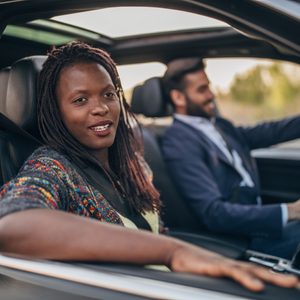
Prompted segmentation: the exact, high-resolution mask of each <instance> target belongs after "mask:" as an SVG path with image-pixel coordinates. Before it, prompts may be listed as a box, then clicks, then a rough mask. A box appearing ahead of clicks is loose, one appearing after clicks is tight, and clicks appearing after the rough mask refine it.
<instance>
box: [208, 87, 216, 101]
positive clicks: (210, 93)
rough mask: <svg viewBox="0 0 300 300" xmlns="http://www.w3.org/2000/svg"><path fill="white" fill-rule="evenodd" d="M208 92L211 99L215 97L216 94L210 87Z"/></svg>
mask: <svg viewBox="0 0 300 300" xmlns="http://www.w3.org/2000/svg"><path fill="white" fill-rule="evenodd" d="M207 93H208V98H211V99H213V98H215V94H214V93H213V92H212V90H211V89H210V88H209V89H208V91H207Z"/></svg>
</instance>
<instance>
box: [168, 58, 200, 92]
mask: <svg viewBox="0 0 300 300" xmlns="http://www.w3.org/2000/svg"><path fill="white" fill-rule="evenodd" d="M204 69H205V64H204V62H203V60H202V58H199V57H188V58H179V59H175V60H172V61H171V62H169V63H168V65H167V70H166V72H165V74H164V76H163V85H164V88H165V92H166V93H167V94H168V95H169V94H170V91H171V90H173V89H176V90H180V91H182V90H183V89H184V88H185V83H184V80H183V79H184V77H185V75H187V74H189V73H194V72H195V71H198V70H204Z"/></svg>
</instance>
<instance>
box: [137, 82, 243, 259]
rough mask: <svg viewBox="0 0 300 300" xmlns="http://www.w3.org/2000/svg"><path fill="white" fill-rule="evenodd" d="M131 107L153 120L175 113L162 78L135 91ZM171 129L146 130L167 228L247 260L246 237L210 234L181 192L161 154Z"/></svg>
mask: <svg viewBox="0 0 300 300" xmlns="http://www.w3.org/2000/svg"><path fill="white" fill-rule="evenodd" d="M131 106H132V111H133V112H134V113H136V114H142V115H144V116H146V117H151V118H160V117H166V116H170V115H171V114H172V106H171V105H170V102H169V101H168V99H167V96H166V94H165V93H164V90H163V87H162V83H161V79H160V78H159V77H155V78H150V79H148V80H146V81H145V82H144V84H142V85H139V86H137V87H135V88H134V90H133V94H132V100H131ZM167 126H168V125H166V126H162V125H153V124H151V125H147V126H143V127H142V133H143V138H144V146H145V159H146V161H147V162H148V163H149V165H150V167H151V169H152V171H153V183H154V185H155V187H156V188H157V189H158V190H159V192H160V193H161V199H162V202H163V205H164V207H163V213H162V219H163V221H164V223H165V225H166V226H167V227H168V228H169V229H170V233H171V235H173V236H176V237H179V238H181V239H184V240H186V241H189V242H192V243H194V244H198V245H201V246H204V247H206V248H208V249H211V250H214V251H217V252H220V253H222V254H224V255H227V256H230V257H233V258H241V257H243V255H244V253H245V251H246V249H247V247H248V240H247V239H246V238H242V237H241V238H239V237H238V238H237V237H231V236H225V235H220V234H213V233H209V232H208V231H207V230H206V229H204V228H203V227H201V225H200V222H199V221H198V219H197V217H196V215H195V214H194V212H193V211H192V209H191V208H190V207H188V206H187V205H186V204H185V202H184V200H183V199H182V198H181V196H180V194H179V193H178V191H177V188H176V186H175V184H174V183H173V182H172V180H171V178H170V176H169V174H168V171H167V169H166V165H165V163H164V160H163V157H162V154H161V151H160V143H161V138H162V135H163V134H164V132H165V130H166V127H167Z"/></svg>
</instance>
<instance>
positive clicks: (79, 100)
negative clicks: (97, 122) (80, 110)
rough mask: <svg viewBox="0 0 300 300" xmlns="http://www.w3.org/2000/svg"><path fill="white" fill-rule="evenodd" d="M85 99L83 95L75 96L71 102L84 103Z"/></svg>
mask: <svg viewBox="0 0 300 300" xmlns="http://www.w3.org/2000/svg"><path fill="white" fill-rule="evenodd" d="M86 101H87V98H85V97H79V98H76V99H75V100H74V101H73V103H75V104H82V103H84V102H86Z"/></svg>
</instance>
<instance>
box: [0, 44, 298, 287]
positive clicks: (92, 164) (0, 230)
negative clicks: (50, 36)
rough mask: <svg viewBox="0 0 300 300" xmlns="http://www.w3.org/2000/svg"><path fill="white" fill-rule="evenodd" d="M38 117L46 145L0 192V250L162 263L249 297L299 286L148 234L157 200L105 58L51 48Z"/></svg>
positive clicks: (78, 48)
mask: <svg viewBox="0 0 300 300" xmlns="http://www.w3.org/2000/svg"><path fill="white" fill-rule="evenodd" d="M38 111H39V128H40V132H41V135H42V137H43V140H44V142H45V146H44V147H41V148H39V149H37V150H36V151H35V152H34V153H33V154H32V155H31V157H29V158H28V160H27V161H26V162H25V164H24V165H23V167H22V168H21V170H20V172H19V174H18V175H17V177H16V178H15V179H14V180H12V181H11V182H9V183H7V184H6V185H4V186H3V188H2V190H1V194H0V195H1V201H0V215H1V217H2V218H1V219H0V246H1V251H2V252H11V253H17V254H23V255H30V256H35V257H38V258H46V259H57V260H92V261H95V260H99V261H113V262H127V263H136V264H163V265H166V266H168V267H169V268H170V269H172V270H173V271H181V272H190V273H194V274H204V275H209V276H215V277H219V276H227V277H231V278H233V279H235V280H236V281H238V282H240V283H241V284H242V285H244V286H245V287H247V288H249V289H250V290H253V291H259V290H261V289H262V288H263V281H269V282H272V283H275V284H277V285H281V286H286V287H292V286H295V285H296V284H297V279H296V278H294V277H292V276H280V275H275V274H271V273H270V272H269V271H268V270H265V269H263V268H260V267H257V266H254V265H250V264H246V263H242V262H236V261H233V260H230V259H227V258H225V257H222V256H220V255H218V254H215V253H212V252H209V251H207V250H204V249H201V248H199V247H195V246H192V245H190V244H187V243H184V242H181V241H179V240H176V239H173V238H169V237H165V236H162V235H158V234H153V233H150V232H147V230H148V231H153V232H155V233H157V232H158V211H159V195H158V193H157V191H156V190H155V188H154V187H153V186H152V184H151V179H150V177H151V176H150V175H149V170H148V169H147V167H146V165H145V163H144V162H143V160H142V159H141V157H140V156H139V154H138V153H139V152H138V144H137V143H136V142H135V139H134V132H133V131H134V130H133V128H132V126H131V124H132V123H133V122H132V120H133V118H132V115H131V114H130V112H129V110H128V105H127V103H126V101H125V99H124V95H123V92H122V87H121V83H120V80H119V76H118V74H117V71H116V66H115V64H114V63H113V61H112V60H111V58H110V57H109V55H108V54H107V53H106V52H104V51H102V50H99V49H95V48H92V47H90V46H88V45H86V44H83V43H71V44H68V45H66V46H63V47H61V48H59V49H54V50H53V51H51V53H50V54H49V55H48V59H47V61H46V62H45V64H44V66H43V70H42V72H41V75H40V85H39V96H38ZM68 212H69V213H68ZM81 216H85V218H84V217H81ZM120 225H122V226H120ZM126 227H130V228H126ZM137 227H138V228H140V229H144V230H133V229H132V228H137ZM58 249H59V250H58Z"/></svg>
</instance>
